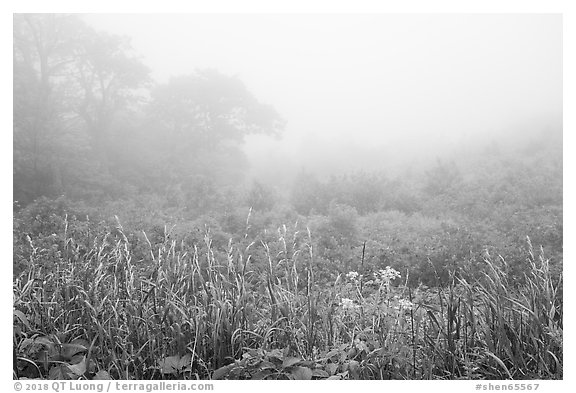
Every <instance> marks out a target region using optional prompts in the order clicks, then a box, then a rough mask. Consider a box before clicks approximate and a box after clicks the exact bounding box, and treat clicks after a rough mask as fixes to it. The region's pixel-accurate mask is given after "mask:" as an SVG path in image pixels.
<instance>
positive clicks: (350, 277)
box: [346, 272, 360, 281]
mask: <svg viewBox="0 0 576 393" xmlns="http://www.w3.org/2000/svg"><path fill="white" fill-rule="evenodd" d="M359 276H360V275H359V274H358V272H348V273H347V274H346V278H347V279H348V280H352V281H356V280H358V277H359Z"/></svg>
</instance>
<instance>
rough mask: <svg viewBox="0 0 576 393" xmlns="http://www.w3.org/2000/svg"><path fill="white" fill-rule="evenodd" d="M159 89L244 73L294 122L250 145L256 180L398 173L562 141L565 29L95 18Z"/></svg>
mask: <svg viewBox="0 0 576 393" xmlns="http://www.w3.org/2000/svg"><path fill="white" fill-rule="evenodd" d="M83 18H84V20H85V21H86V22H87V23H88V24H89V25H91V26H93V27H94V28H95V29H97V30H99V31H107V32H110V33H113V34H120V35H126V36H129V37H130V38H131V43H132V46H133V47H134V49H135V51H136V52H138V53H139V54H140V55H141V56H142V60H143V62H144V63H145V64H146V65H147V66H149V67H150V69H151V71H152V76H153V79H154V80H155V81H156V82H158V83H163V82H166V81H167V80H169V78H170V77H171V76H175V75H184V74H189V73H191V72H192V71H194V70H195V69H205V68H213V69H216V70H218V71H220V72H222V73H224V74H226V75H235V76H238V78H239V79H240V80H241V81H242V82H243V83H244V84H245V85H246V87H247V89H248V90H249V91H250V92H251V93H252V94H253V95H254V96H255V97H256V98H257V99H258V100H259V101H260V102H262V103H266V104H269V105H271V106H273V107H274V108H275V109H276V110H277V112H278V113H279V114H280V116H281V117H282V118H283V119H285V120H286V122H287V124H286V129H285V131H284V133H283V135H282V136H281V137H280V138H274V137H270V136H264V135H254V136H249V137H248V138H247V140H246V144H245V151H246V153H247V154H248V157H249V160H250V162H251V163H252V166H251V167H252V173H253V175H254V176H256V177H257V178H263V179H264V178H273V177H277V176H278V174H281V175H286V176H288V175H289V174H290V173H293V171H296V170H301V169H306V170H311V171H316V172H318V173H319V174H329V173H341V172H343V171H348V170H358V169H378V170H380V169H382V170H388V171H395V170H396V169H398V168H406V167H409V166H411V165H419V164H421V163H425V162H426V161H427V160H429V159H434V160H435V159H436V158H438V157H451V156H452V155H453V154H455V153H458V152H460V153H462V152H465V151H466V149H470V148H473V147H474V146H475V145H481V144H483V143H490V142H492V141H500V140H501V141H502V142H504V143H509V142H512V143H514V141H516V140H517V138H524V137H526V136H527V135H529V134H531V133H541V132H556V133H557V132H561V119H562V18H561V15H559V14H558V15H553V14H549V15H543V14H532V15H529V14H498V15H490V14H470V15H459V14H430V15H416V14H397V15H394V14H330V15H329V14H274V15H267V14H205V15H201V14H189V15H183V14H177V15H170V14H139V15H121V14H109V15H108V14H90V15H84V16H83Z"/></svg>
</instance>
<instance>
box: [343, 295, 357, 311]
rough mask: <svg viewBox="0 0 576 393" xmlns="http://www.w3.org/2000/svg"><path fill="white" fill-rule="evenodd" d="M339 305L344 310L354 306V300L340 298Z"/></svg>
mask: <svg viewBox="0 0 576 393" xmlns="http://www.w3.org/2000/svg"><path fill="white" fill-rule="evenodd" d="M340 305H341V306H342V308H343V309H345V310H349V309H354V308H356V305H355V304H354V300H352V299H348V298H342V300H341V301H340Z"/></svg>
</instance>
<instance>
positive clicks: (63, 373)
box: [48, 364, 73, 380]
mask: <svg viewBox="0 0 576 393" xmlns="http://www.w3.org/2000/svg"><path fill="white" fill-rule="evenodd" d="M72 377H73V374H72V373H71V372H70V370H69V369H68V366H67V365H65V364H56V365H54V366H53V367H52V368H51V369H50V371H49V372H48V379H59V380H67V379H72Z"/></svg>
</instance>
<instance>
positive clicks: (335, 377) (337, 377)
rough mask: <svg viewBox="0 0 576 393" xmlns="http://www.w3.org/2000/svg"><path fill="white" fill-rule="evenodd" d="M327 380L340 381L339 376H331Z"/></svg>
mask: <svg viewBox="0 0 576 393" xmlns="http://www.w3.org/2000/svg"><path fill="white" fill-rule="evenodd" d="M327 379H329V380H334V379H337V380H340V379H342V378H340V375H332V376H330V377H328V378H327Z"/></svg>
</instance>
